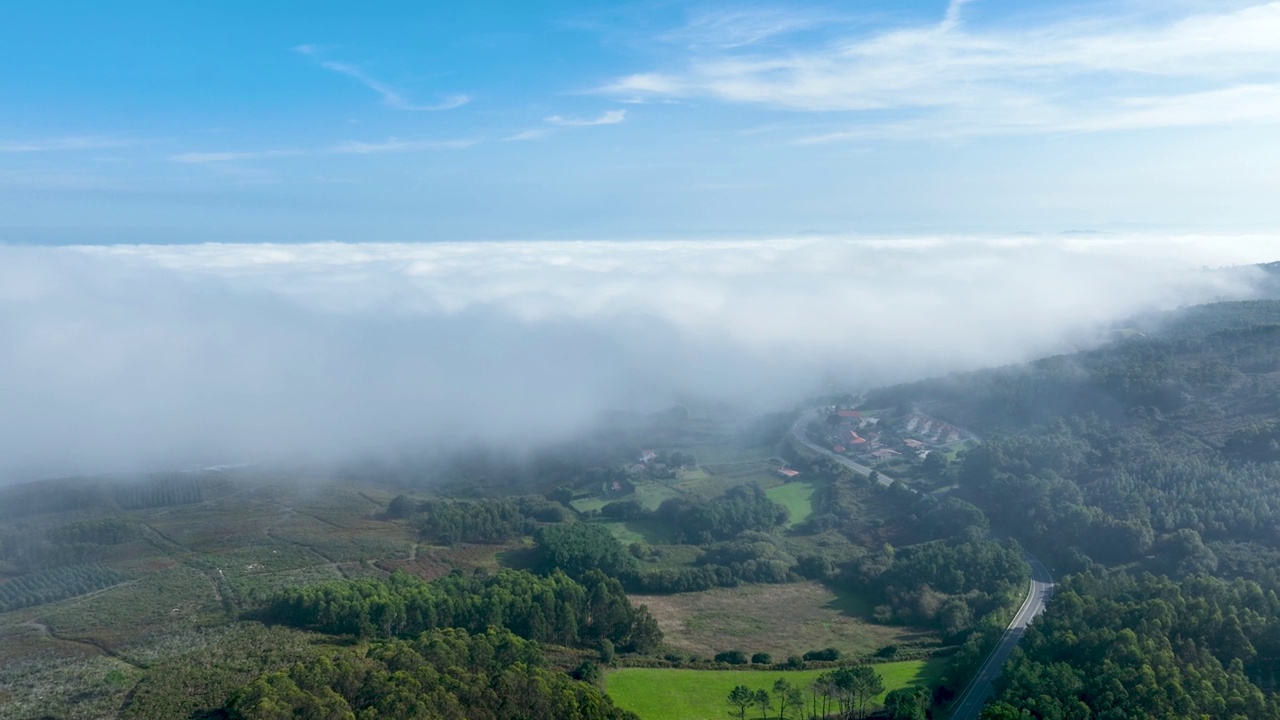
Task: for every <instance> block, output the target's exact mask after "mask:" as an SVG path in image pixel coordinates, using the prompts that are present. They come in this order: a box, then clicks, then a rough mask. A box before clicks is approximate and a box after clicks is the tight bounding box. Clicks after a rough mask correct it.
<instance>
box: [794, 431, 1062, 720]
mask: <svg viewBox="0 0 1280 720" xmlns="http://www.w3.org/2000/svg"><path fill="white" fill-rule="evenodd" d="M818 416H819V411H818V410H817V409H816V408H815V409H813V410H806V411H804V412H803V413H801V414H800V417H799V418H798V419H797V420H796V421H795V423H794V424H793V425H792V426H791V435H792V437H794V438H795V440H796V442H798V443H800V444H801V445H804V446H805V447H807V448H809V449H810V450H812V451H814V452H816V453H818V454H820V455H823V456H825V457H829V458H831V459H832V460H835V461H836V462H838V463H840V464H841V465H844V466H845V467H847V468H849V469H851V470H853V471H855V472H858V473H861V474H863V475H866V476H868V477H869V476H870V475H871V468H869V467H867V466H866V465H862V464H861V463H856V462H854V461H853V460H850V459H849V458H847V457H844V456H843V455H837V454H835V453H833V452H831V451H830V450H828V449H826V448H824V447H822V446H821V445H818V444H817V443H814V442H813V441H811V440H810V439H809V438H808V436H807V434H806V433H805V428H807V427H808V426H809V423H811V422H813V421H814V420H816V419H818ZM893 482H894V479H893V478H891V477H889V476H887V475H885V474H884V473H880V475H879V483H880V484H881V485H883V486H885V487H889V486H890V485H892V484H893ZM912 492H917V491H916V490H912ZM1022 554H1023V557H1024V558H1026V561H1027V563H1028V564H1029V565H1031V584H1030V587H1029V588H1028V589H1027V597H1026V599H1025V600H1023V601H1022V607H1020V608H1018V612H1017V614H1016V615H1014V616H1013V622H1010V623H1009V627H1008V628H1006V629H1005V631H1004V635H1003V636H1001V638H1000V642H999V643H997V644H996V646H995V648H994V649H993V650H992V651H991V654H990V655H988V656H987V659H986V661H985V662H983V663H982V667H981V668H979V669H978V674H977V675H974V676H973V679H972V680H970V681H969V685H968V686H967V687H965V689H964V692H962V693H960V697H959V698H958V699H957V700H956V702H955V704H954V705H953V706H952V708H951V715H950V720H977V717H978V714H979V713H981V712H982V707H983V706H984V705H985V704H986V702H987V699H988V698H990V697H991V695H992V693H993V692H994V690H995V688H994V687H993V684H994V683H995V680H996V678H997V677H999V675H1000V669H1001V667H1002V666H1003V665H1004V662H1005V660H1007V659H1009V653H1011V652H1013V648H1014V646H1015V645H1017V644H1018V641H1019V640H1021V639H1022V635H1023V633H1025V632H1026V631H1027V626H1028V625H1030V624H1031V621H1032V620H1033V619H1035V617H1036V616H1037V615H1039V614H1040V613H1042V612H1044V608H1045V604H1046V603H1048V602H1049V597H1050V596H1052V595H1053V576H1052V575H1051V574H1050V573H1049V569H1048V568H1046V567H1045V566H1044V564H1043V563H1041V562H1040V561H1039V560H1038V559H1036V557H1035V556H1034V555H1032V554H1031V553H1029V552H1027V551H1026V550H1023V551H1022Z"/></svg>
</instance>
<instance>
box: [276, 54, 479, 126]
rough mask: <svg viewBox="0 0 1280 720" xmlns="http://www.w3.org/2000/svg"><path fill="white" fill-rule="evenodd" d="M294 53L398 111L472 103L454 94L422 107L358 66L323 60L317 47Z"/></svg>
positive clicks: (453, 107) (465, 97) (447, 107)
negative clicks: (344, 78) (352, 81)
mask: <svg viewBox="0 0 1280 720" xmlns="http://www.w3.org/2000/svg"><path fill="white" fill-rule="evenodd" d="M293 50H294V52H296V53H299V54H301V55H306V56H308V57H311V58H315V59H316V60H317V62H319V63H320V67H322V68H324V69H326V70H332V71H333V72H336V73H340V74H342V75H346V76H347V77H350V78H353V79H355V80H357V81H358V82H360V84H362V85H364V86H365V87H367V88H369V89H370V90H372V91H374V92H375V93H377V94H378V95H381V96H382V103H383V104H384V105H386V106H387V107H390V108H395V109H396V110H415V111H425V112H434V111H440V110H454V109H456V108H460V107H462V106H463V105H466V104H467V103H470V102H471V97H470V96H469V95H463V94H453V95H447V96H445V97H443V98H441V100H440V102H437V103H430V104H426V105H420V104H417V103H414V102H412V101H411V100H409V99H408V98H407V97H405V95H404V94H403V93H402V92H400V91H399V90H397V89H396V88H394V87H392V86H390V85H388V84H387V83H384V82H382V81H380V80H378V79H376V78H374V77H372V76H370V75H369V74H368V73H366V72H365V71H364V70H362V69H360V67H358V66H356V65H352V64H350V63H343V62H335V61H332V60H321V59H320V57H319V55H320V49H319V48H318V47H316V46H315V45H310V44H308V45H297V46H295V47H294V48H293Z"/></svg>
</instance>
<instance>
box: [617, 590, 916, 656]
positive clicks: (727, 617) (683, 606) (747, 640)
mask: <svg viewBox="0 0 1280 720" xmlns="http://www.w3.org/2000/svg"><path fill="white" fill-rule="evenodd" d="M631 600H632V602H633V603H637V604H642V605H648V606H649V611H650V612H651V613H653V616H654V618H656V619H657V621H658V626H659V627H661V628H662V632H663V634H664V636H665V638H666V644H667V645H668V646H670V647H672V648H675V649H678V650H680V651H682V652H685V653H690V654H695V655H698V656H700V657H704V658H710V657H712V656H714V655H715V654H716V653H720V652H725V651H728V650H742V651H743V652H745V653H747V654H748V655H751V654H754V653H758V652H767V653H770V654H771V655H772V656H773V657H774V659H775V660H777V661H781V660H783V659H785V658H787V657H788V656H791V655H803V654H804V653H806V652H808V651H810V650H817V649H821V648H827V647H834V648H836V649H837V650H839V651H840V652H841V653H842V654H843V655H844V656H845V657H868V656H871V655H873V654H875V653H876V652H877V651H879V650H880V649H881V648H884V647H887V646H890V645H893V646H896V647H897V648H898V649H899V650H900V651H906V650H908V649H910V648H933V647H937V646H938V638H937V636H936V634H935V633H932V632H930V631H927V630H922V629H918V628H910V627H904V626H900V625H880V624H876V623H873V622H871V621H870V620H868V619H867V617H866V614H867V613H868V612H869V608H867V607H866V604H865V603H864V602H862V601H861V600H860V599H859V598H856V597H852V596H842V595H838V594H836V593H835V592H833V591H832V590H831V589H829V588H828V587H826V586H824V585H821V584H819V583H815V582H799V583H789V584H785V585H744V586H741V587H736V588H718V589H715V590H707V591H704V592H696V593H682V594H679V595H633V596H631Z"/></svg>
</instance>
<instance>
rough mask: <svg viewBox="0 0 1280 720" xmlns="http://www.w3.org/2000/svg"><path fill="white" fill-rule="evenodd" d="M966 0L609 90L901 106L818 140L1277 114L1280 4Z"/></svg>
mask: <svg viewBox="0 0 1280 720" xmlns="http://www.w3.org/2000/svg"><path fill="white" fill-rule="evenodd" d="M971 1H972V0H953V1H952V2H951V3H950V4H949V5H948V7H947V10H946V13H945V15H944V16H943V18H942V19H941V20H940V22H937V23H932V24H921V25H915V26H907V27H894V28H890V29H884V30H880V31H876V32H872V33H869V34H868V33H865V32H863V33H861V34H857V35H848V36H846V37H845V38H843V39H840V40H836V41H832V42H827V43H823V44H821V45H820V46H818V48H817V49H813V47H812V45H809V46H805V47H800V46H794V47H782V48H765V49H757V48H751V47H748V48H746V50H734V49H732V48H713V49H711V50H701V51H697V52H691V53H689V54H688V56H687V57H686V58H685V59H684V61H683V62H682V63H681V66H679V67H677V68H676V69H673V70H653V71H645V72H639V73H634V74H631V75H627V76H624V77H620V78H617V79H615V80H614V81H613V82H611V83H609V84H607V85H606V86H605V87H604V88H602V90H603V92H604V93H605V94H609V95H613V96H615V97H618V98H635V97H641V98H643V97H649V98H677V99H685V98H709V99H713V100H719V101H723V102H728V103H741V104H757V105H763V106H769V107H775V108H780V109H787V110H793V111H801V112H822V113H832V112H844V113H860V112H862V111H878V112H880V113H881V116H883V114H884V113H890V114H896V115H897V116H898V119H897V120H894V121H891V122H885V121H883V120H882V119H879V118H877V119H876V120H874V121H872V120H863V119H862V117H861V116H857V115H855V118H854V121H855V122H856V123H857V124H856V125H854V126H852V127H849V128H848V129H847V130H840V131H833V132H831V133H826V134H821V135H817V136H815V138H810V140H813V139H823V138H826V139H838V138H844V137H858V136H865V135H877V136H880V135H894V134H898V135H915V136H919V135H926V136H928V135H933V136H949V135H965V134H1003V133H1023V132H1081V131H1086V132H1087V131H1100V130H1112V129H1125V128H1145V127H1187V126H1225V125H1237V124H1257V123H1277V124H1280V108H1277V106H1276V104H1275V102H1274V95H1273V90H1272V88H1275V87H1280V41H1277V38H1280V2H1274V1H1273V2H1264V3H1255V4H1252V5H1248V6H1244V7H1241V6H1239V5H1232V6H1229V7H1223V8H1213V7H1210V6H1204V5H1197V6H1195V7H1196V8H1197V9H1196V11H1195V12H1194V13H1193V14H1184V15H1182V16H1180V17H1176V18H1174V19H1172V20H1170V19H1164V20H1162V21H1159V22H1153V21H1151V20H1150V19H1149V18H1144V17H1138V16H1133V15H1126V14H1124V7H1125V6H1114V7H1113V6H1105V7H1108V8H1110V9H1109V10H1106V11H1105V12H1106V13H1109V14H1107V15H1093V16H1090V17H1083V18H1081V17H1076V18H1073V19H1069V20H1063V19H1055V20H1040V21H1027V22H1028V23H1030V24H1027V23H1024V24H1023V25H1021V26H1017V27H1010V26H1008V25H1004V26H1000V27H996V28H980V27H974V25H973V23H969V22H964V18H963V10H964V9H965V7H966V6H968V5H970V3H971ZM1170 12H1173V11H1172V10H1171V11H1170ZM1165 111H1168V112H1169V113H1171V115H1170V114H1166V112H1165ZM903 117H906V118H909V119H908V120H903V119H902V118H903ZM1171 118H1172V119H1171Z"/></svg>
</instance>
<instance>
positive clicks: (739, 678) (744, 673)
mask: <svg viewBox="0 0 1280 720" xmlns="http://www.w3.org/2000/svg"><path fill="white" fill-rule="evenodd" d="M874 667H875V669H876V672H878V673H880V675H881V676H882V677H883V678H884V687H885V692H889V691H890V690H895V689H897V688H900V687H906V686H907V685H912V684H916V685H929V684H930V683H932V682H934V681H936V680H937V678H938V677H939V676H940V674H941V673H942V669H943V664H942V663H941V662H940V661H929V662H925V661H908V662H896V663H884V664H880V665H875V666H874ZM823 672H825V671H823V670H798V671H785V672H778V671H773V672H771V671H765V670H684V669H672V668H627V669H622V670H615V671H613V672H611V673H609V674H608V675H607V678H606V679H607V682H608V688H607V689H608V692H609V696H610V697H612V698H613V700H614V702H616V703H618V705H619V706H620V707H622V708H625V709H627V710H630V711H632V712H634V713H635V714H637V715H639V716H640V718H641V720H710V719H711V718H716V719H717V720H719V719H721V718H727V717H730V715H729V710H730V708H729V705H728V703H727V702H726V698H727V697H728V695H729V691H730V690H732V689H733V688H734V687H735V686H737V685H746V686H747V687H749V688H751V689H752V690H760V689H765V690H768V689H771V688H772V687H773V683H774V682H775V681H776V680H777V679H778V678H786V679H787V680H789V681H790V682H791V683H792V684H793V685H797V686H799V687H801V688H804V689H805V691H806V692H805V703H806V707H808V702H809V693H808V686H809V683H811V682H813V680H814V678H816V677H818V675H820V674H822V673H823ZM882 698H883V695H881V696H880V697H878V698H876V700H877V702H878V701H879V700H880V699H882ZM773 712H775V713H776V709H775V710H774V711H773ZM788 714H790V710H788ZM747 717H749V718H758V717H760V710H759V708H753V709H751V710H748V712H747ZM791 717H801V714H800V712H799V708H797V712H796V714H795V715H791Z"/></svg>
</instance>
